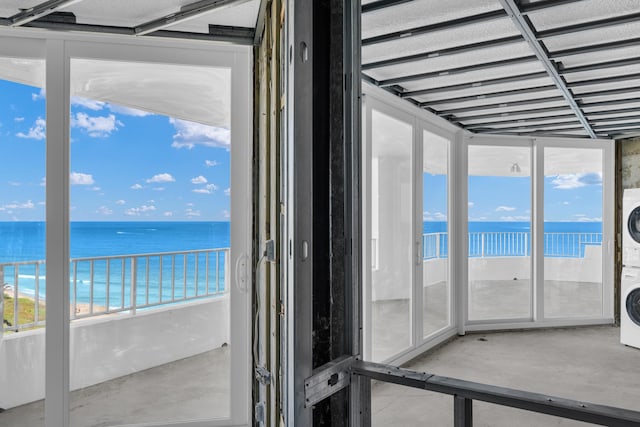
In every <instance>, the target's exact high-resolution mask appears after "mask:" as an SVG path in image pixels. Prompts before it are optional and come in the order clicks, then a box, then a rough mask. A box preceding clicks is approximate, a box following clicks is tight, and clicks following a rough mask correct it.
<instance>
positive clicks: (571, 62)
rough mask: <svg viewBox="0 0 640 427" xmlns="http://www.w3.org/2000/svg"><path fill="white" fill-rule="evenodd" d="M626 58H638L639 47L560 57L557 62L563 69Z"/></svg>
mask: <svg viewBox="0 0 640 427" xmlns="http://www.w3.org/2000/svg"><path fill="white" fill-rule="evenodd" d="M638 35H640V34H638ZM627 58H640V45H637V46H630V47H624V48H617V49H607V50H602V51H599V52H591V53H584V54H581V55H572V56H566V57H560V58H558V59H557V60H558V61H561V62H562V65H563V66H564V67H566V68H570V67H579V66H581V65H589V64H598V63H601V62H608V61H615V60H618V59H627Z"/></svg>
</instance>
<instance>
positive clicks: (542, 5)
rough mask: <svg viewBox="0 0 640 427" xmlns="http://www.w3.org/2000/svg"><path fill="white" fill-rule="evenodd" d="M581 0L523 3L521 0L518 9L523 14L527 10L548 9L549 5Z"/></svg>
mask: <svg viewBox="0 0 640 427" xmlns="http://www.w3.org/2000/svg"><path fill="white" fill-rule="evenodd" d="M578 1H582V0H540V1H536V2H529V3H525V2H522V3H521V4H520V10H521V11H522V13H523V14H527V13H529V12H535V11H536V10H542V9H548V8H550V7H556V6H562V5H565V4H569V3H575V2H578Z"/></svg>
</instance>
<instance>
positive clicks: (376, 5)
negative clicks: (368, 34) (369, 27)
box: [362, 0, 413, 13]
mask: <svg viewBox="0 0 640 427" xmlns="http://www.w3.org/2000/svg"><path fill="white" fill-rule="evenodd" d="M411 1H413V0H378V1H372V2H371V3H367V4H363V5H362V13H367V12H373V11H374V10H379V9H384V8H387V7H391V6H397V5H399V4H402V3H409V2H411Z"/></svg>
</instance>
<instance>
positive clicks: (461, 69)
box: [380, 55, 536, 86]
mask: <svg viewBox="0 0 640 427" xmlns="http://www.w3.org/2000/svg"><path fill="white" fill-rule="evenodd" d="M535 60H536V57H535V56H534V55H531V56H523V57H520V58H510V59H503V60H500V61H494V62H485V63H482V64H473V65H466V66H464V67H458V68H449V69H445V70H438V71H432V72H429V73H420V74H412V75H410V76H402V77H394V78H391V79H386V80H380V86H392V85H395V84H401V83H405V82H410V81H415V80H423V79H430V78H434V77H442V76H448V75H452V74H461V73H468V72H470V71H477V70H486V69H488V68H496V67H503V66H506V65H515V64H522V63H525V62H534V61H535Z"/></svg>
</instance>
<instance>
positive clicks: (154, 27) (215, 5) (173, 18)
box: [134, 0, 249, 36]
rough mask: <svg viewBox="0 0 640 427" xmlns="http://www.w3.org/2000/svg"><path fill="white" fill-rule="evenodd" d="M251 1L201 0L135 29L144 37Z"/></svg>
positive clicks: (136, 32)
mask: <svg viewBox="0 0 640 427" xmlns="http://www.w3.org/2000/svg"><path fill="white" fill-rule="evenodd" d="M247 1H249V0H201V1H199V2H195V3H192V4H188V5H186V6H183V7H182V8H181V9H180V12H176V13H171V14H169V15H167V16H164V17H162V18H159V19H154V20H153V21H149V22H145V23H144V24H142V25H139V26H137V27H135V29H134V31H135V34H136V35H137V36H143V35H145V34H149V33H152V32H154V31H158V30H160V29H162V28H166V27H168V26H171V25H175V24H177V23H179V22H184V21H186V20H188V19H193V18H195V17H197V16H199V15H202V14H203V13H206V12H210V11H212V10H215V9H221V8H223V7H227V6H231V5H236V4H240V3H246V2H247Z"/></svg>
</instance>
